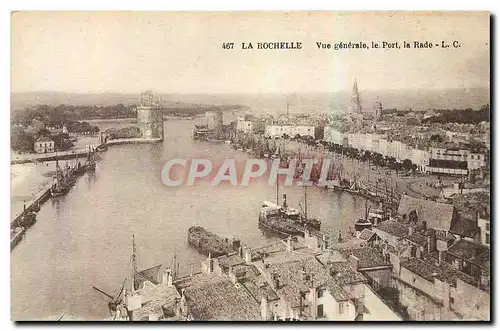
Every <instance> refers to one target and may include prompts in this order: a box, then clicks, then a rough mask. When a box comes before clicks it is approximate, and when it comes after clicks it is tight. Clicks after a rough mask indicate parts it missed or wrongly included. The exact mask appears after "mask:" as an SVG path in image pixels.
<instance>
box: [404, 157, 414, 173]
mask: <svg viewBox="0 0 500 331" xmlns="http://www.w3.org/2000/svg"><path fill="white" fill-rule="evenodd" d="M402 166H403V168H404V169H405V170H406V171H410V170H411V169H412V167H413V163H412V162H411V160H409V159H404V160H403V164H402Z"/></svg>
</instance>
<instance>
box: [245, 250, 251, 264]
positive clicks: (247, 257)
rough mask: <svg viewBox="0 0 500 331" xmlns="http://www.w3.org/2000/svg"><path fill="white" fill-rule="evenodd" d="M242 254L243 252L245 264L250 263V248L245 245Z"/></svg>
mask: <svg viewBox="0 0 500 331" xmlns="http://www.w3.org/2000/svg"><path fill="white" fill-rule="evenodd" d="M244 254H245V262H246V263H247V264H250V263H251V262H252V250H251V249H250V248H248V247H245V249H244Z"/></svg>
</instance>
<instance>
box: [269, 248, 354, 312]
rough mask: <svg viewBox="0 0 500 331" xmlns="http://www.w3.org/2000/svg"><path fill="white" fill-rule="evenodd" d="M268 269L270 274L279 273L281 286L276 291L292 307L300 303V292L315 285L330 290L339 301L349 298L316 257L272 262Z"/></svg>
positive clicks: (307, 290)
mask: <svg viewBox="0 0 500 331" xmlns="http://www.w3.org/2000/svg"><path fill="white" fill-rule="evenodd" d="M266 269H267V270H268V271H269V273H270V274H276V275H278V280H279V287H278V288H277V289H276V293H277V294H278V296H279V297H281V298H284V299H285V300H286V301H288V302H289V303H290V304H291V305H292V307H297V306H299V305H300V296H301V294H300V292H304V291H306V292H309V290H310V288H311V287H313V286H314V287H316V288H324V289H326V290H328V292H329V293H330V294H331V295H332V296H333V297H334V298H335V300H337V301H346V300H348V299H349V297H348V294H347V293H346V292H345V291H344V289H343V288H342V287H341V286H340V285H339V284H338V283H337V282H336V281H335V280H334V278H333V277H331V276H330V275H329V274H328V272H327V270H326V269H325V268H324V267H323V266H322V265H321V264H320V263H319V262H318V261H317V260H316V259H310V258H303V259H301V260H296V261H288V262H281V263H277V264H270V265H267V268H266Z"/></svg>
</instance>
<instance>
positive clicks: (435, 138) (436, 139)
mask: <svg viewBox="0 0 500 331" xmlns="http://www.w3.org/2000/svg"><path fill="white" fill-rule="evenodd" d="M430 141H433V142H437V143H442V142H443V137H441V135H439V134H433V135H432V136H431V137H430Z"/></svg>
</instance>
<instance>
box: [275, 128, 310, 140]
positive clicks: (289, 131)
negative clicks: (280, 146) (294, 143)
mask: <svg viewBox="0 0 500 331" xmlns="http://www.w3.org/2000/svg"><path fill="white" fill-rule="evenodd" d="M285 134H286V135H288V137H290V138H294V137H295V136H297V135H299V136H301V137H311V138H313V139H314V138H315V130H314V126H307V125H266V133H265V135H266V137H268V138H281V137H283V135H285Z"/></svg>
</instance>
